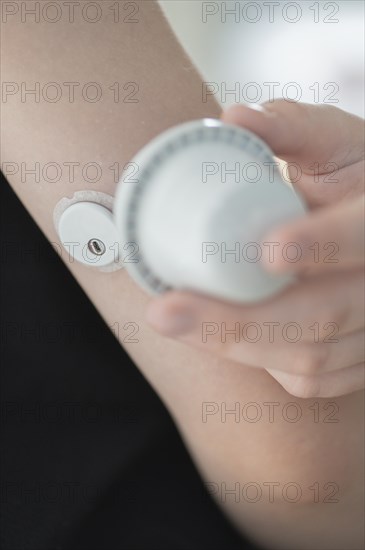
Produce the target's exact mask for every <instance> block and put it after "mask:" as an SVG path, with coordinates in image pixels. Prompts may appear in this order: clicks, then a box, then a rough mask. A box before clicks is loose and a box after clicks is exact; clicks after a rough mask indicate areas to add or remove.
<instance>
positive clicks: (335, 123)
mask: <svg viewBox="0 0 365 550" xmlns="http://www.w3.org/2000/svg"><path fill="white" fill-rule="evenodd" d="M222 120H223V121H224V122H226V123H228V124H234V125H237V126H243V127H244V128H247V129H248V130H251V131H252V132H254V133H255V134H257V135H258V136H259V137H261V138H262V139H263V140H264V141H265V142H266V143H267V144H268V145H269V146H270V147H271V149H272V150H273V152H274V153H275V155H277V156H278V157H280V158H282V159H283V160H285V161H296V162H298V163H299V164H303V165H304V164H305V163H307V164H308V162H315V161H317V162H319V163H326V162H328V161H332V162H334V163H336V164H337V165H338V167H343V166H347V165H349V164H352V163H354V162H357V161H359V160H361V159H362V158H363V143H364V126H363V120H362V119H361V118H359V117H357V116H355V115H352V114H350V113H346V112H345V111H342V110H341V109H338V108H336V107H333V106H330V105H308V104H306V103H296V102H291V101H287V100H284V99H280V100H276V101H273V102H271V103H264V104H263V105H261V106H258V107H256V108H252V107H249V106H247V105H234V106H233V107H230V108H229V109H227V110H226V111H225V112H224V113H223V115H222ZM303 169H304V166H303Z"/></svg>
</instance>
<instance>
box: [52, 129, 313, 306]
mask: <svg viewBox="0 0 365 550" xmlns="http://www.w3.org/2000/svg"><path fill="white" fill-rule="evenodd" d="M131 162H132V163H133V164H134V165H135V167H136V169H137V172H136V174H135V177H134V179H133V181H123V180H122V181H121V182H120V183H119V184H118V189H117V193H116V197H115V200H114V204H113V212H114V223H111V219H112V218H111V214H110V212H109V210H108V213H106V211H105V208H106V206H105V204H104V205H103V206H102V205H99V208H101V209H104V210H103V211H100V212H99V213H98V214H96V211H95V210H94V208H90V202H81V204H80V202H79V203H78V206H77V209H78V211H77V213H76V212H75V213H74V216H69V220H71V219H73V220H74V221H73V222H72V221H69V220H68V219H67V217H68V209H67V208H66V210H64V211H63V213H62V214H61V215H60V214H59V213H58V221H57V224H56V225H57V227H58V229H59V234H60V237H61V241H62V242H63V243H64V242H65V241H64V239H63V235H65V234H66V233H67V238H68V240H70V239H71V234H72V235H73V240H74V241H77V242H80V241H81V245H80V249H81V250H82V249H85V247H87V250H88V254H87V257H88V258H92V261H90V260H87V259H85V257H84V255H81V257H80V254H79V257H78V258H76V259H78V260H79V261H82V262H83V263H85V264H89V265H98V264H97V262H96V261H95V259H96V257H97V255H99V257H100V259H101V263H100V266H103V267H104V268H107V266H108V265H109V268H110V269H112V264H114V268H115V266H118V262H119V266H120V264H121V252H122V251H123V250H124V251H125V250H127V249H128V248H129V247H130V249H131V250H132V251H133V254H130V255H126V254H124V257H123V265H124V267H126V269H127V270H128V272H129V273H130V275H131V276H132V277H133V278H134V279H135V281H137V282H138V283H139V284H140V285H141V286H142V287H143V288H144V289H146V290H147V291H150V292H151V293H159V292H163V291H166V290H169V289H172V288H175V289H184V290H191V291H196V292H201V293H205V294H209V295H212V296H214V297H217V298H221V299H225V300H230V301H234V302H252V301H256V300H260V299H263V298H266V297H268V296H270V295H272V294H275V293H276V292H278V291H279V290H281V289H282V288H284V287H285V286H286V285H287V284H288V283H289V282H290V281H291V279H290V277H288V276H282V275H272V274H270V273H268V272H266V271H265V269H264V268H263V267H262V265H261V262H260V259H261V256H262V253H263V247H264V246H267V247H272V245H273V244H274V243H266V244H264V243H262V239H263V238H264V236H265V234H267V233H268V231H269V230H270V229H272V228H273V227H275V226H277V225H279V224H282V223H285V222H286V221H288V220H290V219H292V218H296V217H299V216H301V215H303V213H304V212H305V207H304V204H303V202H302V201H301V199H300V198H299V197H298V195H297V194H296V193H295V192H294V191H293V190H292V188H291V187H290V186H289V185H288V184H286V183H285V182H284V181H283V179H282V178H281V175H280V172H279V169H278V167H277V163H276V162H275V160H274V158H273V153H272V151H271V150H270V149H269V147H268V146H267V145H266V144H265V143H264V142H263V141H262V140H261V139H259V138H258V137H257V136H256V135H254V134H253V133H251V132H249V131H248V130H245V129H242V128H239V127H236V126H231V125H227V124H224V123H222V122H221V121H219V120H215V119H203V120H197V121H193V122H188V123H185V124H181V125H179V126H177V127H174V128H171V129H169V130H167V131H166V132H164V133H163V134H161V135H159V136H158V137H156V138H155V139H154V140H152V141H151V142H150V143H149V144H148V145H146V146H145V147H144V148H143V149H142V150H141V151H140V152H139V153H138V154H137V155H136V157H135V158H134V159H132V161H131ZM96 202H97V201H95V202H94V206H95V207H96V208H98V206H97V205H96ZM82 205H84V206H85V217H84V214H83V211H82V209H83V206H82ZM72 207H73V208H75V205H71V206H70V208H72ZM93 212H94V214H95V215H94V214H93ZM83 218H84V221H83ZM92 218H93V219H94V222H92ZM75 220H79V224H77V223H75ZM84 222H85V223H84ZM79 225H80V227H81V226H82V227H83V230H82V231H81V233H82V235H81V236H82V239H79V237H80V230H79V229H78V227H79ZM87 227H89V228H90V231H88V230H87V229H85V228H87ZM86 239H87V242H86ZM114 239H117V244H118V251H119V255H118V257H117V258H116V257H115V244H116V243H113V245H110V242H111V241H113V240H114ZM111 246H112V248H113V251H114V255H110V248H111ZM108 249H109V250H108ZM271 250H273V248H271ZM93 254H95V257H93Z"/></svg>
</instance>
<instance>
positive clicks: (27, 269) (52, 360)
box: [0, 180, 252, 550]
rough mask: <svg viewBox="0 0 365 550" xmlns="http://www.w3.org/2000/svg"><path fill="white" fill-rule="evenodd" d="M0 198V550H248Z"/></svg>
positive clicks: (29, 225)
mask: <svg viewBox="0 0 365 550" xmlns="http://www.w3.org/2000/svg"><path fill="white" fill-rule="evenodd" d="M0 193H1V195H0V200H1V219H2V232H1V266H2V276H1V310H2V315H1V317H2V318H1V342H2V343H1V356H2V367H1V381H2V394H1V420H2V446H1V511H2V514H1V521H2V524H1V537H2V541H1V548H2V549H3V550H63V549H65V550H81V549H82V550H86V549H87V550H101V549H121V550H124V549H126V550H152V549H156V550H157V549H158V550H165V549H166V550H167V549H168V550H180V549H181V550H190V549H191V550H195V549H199V550H202V549H207V550H208V549H209V550H213V549H227V550H229V549H242V548H244V549H249V548H252V547H251V546H250V545H249V543H247V542H244V541H243V540H242V539H241V538H240V537H239V536H238V534H237V533H236V532H235V531H234V530H233V528H232V527H231V526H230V525H229V524H228V522H227V521H226V520H225V519H224V517H223V515H222V514H221V512H220V511H219V510H218V508H217V507H216V506H215V504H214V503H213V502H212V501H211V499H210V497H209V496H208V495H207V494H206V492H205V489H204V485H203V483H202V481H201V480H200V478H199V476H198V474H197V472H196V470H195V468H194V466H193V463H192V462H191V460H190V458H189V456H188V454H187V452H186V450H185V448H184V446H183V444H182V441H181V439H180V437H179V435H178V433H177V431H176V429H175V427H174V425H173V423H172V421H171V418H170V417H169V415H168V413H167V411H166V409H165V408H164V406H163V405H162V403H161V402H160V400H159V398H158V397H157V396H156V394H155V393H154V391H153V390H152V389H151V387H150V386H149V384H148V383H147V382H146V381H145V379H144V378H143V377H142V375H141V374H140V373H139V372H138V370H137V368H136V367H135V366H134V365H133V364H132V363H131V361H130V360H129V359H128V357H127V356H126V354H125V353H124V352H123V350H122V349H121V347H120V345H119V344H118V343H117V341H116V340H115V339H114V337H113V336H112V334H111V332H110V331H109V329H108V328H107V327H106V326H105V324H104V322H103V321H102V320H101V318H100V316H99V314H98V313H97V311H96V310H95V309H94V307H93V306H92V305H91V304H90V302H89V300H88V299H87V297H86V296H85V295H84V293H83V291H82V290H81V289H80V287H79V286H78V285H77V283H76V282H75V281H74V279H73V278H72V276H71V275H70V274H69V272H68V270H67V269H66V267H65V266H64V265H63V263H62V262H61V260H60V259H59V257H58V255H57V254H56V253H55V252H54V250H53V249H52V246H51V245H50V244H49V243H48V242H47V240H46V239H45V237H44V236H43V234H42V233H41V232H40V230H39V229H38V228H37V226H36V225H35V223H34V222H33V221H32V219H31V218H30V216H29V215H28V214H27V212H26V210H25V209H24V208H23V206H22V205H21V203H20V201H19V200H18V199H17V197H16V196H15V194H14V193H13V192H12V190H11V189H10V187H9V186H8V184H7V183H6V182H5V181H4V180H2V182H1V186H0Z"/></svg>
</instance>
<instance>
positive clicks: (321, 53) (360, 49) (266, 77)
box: [160, 0, 364, 116]
mask: <svg viewBox="0 0 365 550" xmlns="http://www.w3.org/2000/svg"><path fill="white" fill-rule="evenodd" d="M160 5H161V7H162V9H163V10H164V12H165V14H166V16H167V18H168V19H169V21H170V23H171V25H172V27H173V29H174V31H175V33H176V34H177V36H178V37H179V39H180V41H181V43H182V44H183V46H184V48H185V49H186V51H187V52H188V54H189V55H190V56H191V58H192V59H193V61H194V62H195V64H196V66H197V67H198V69H199V70H200V72H201V74H202V76H203V79H204V80H205V81H206V82H209V83H211V84H209V85H206V86H205V90H206V91H207V92H208V93H211V94H214V95H215V97H216V98H217V100H219V101H220V103H221V104H222V105H223V106H228V105H230V104H233V103H240V102H247V103H261V102H263V101H268V100H270V99H273V98H274V97H275V98H277V97H286V98H287V99H292V100H298V101H299V100H300V101H304V102H308V103H328V104H332V105H335V106H337V107H340V108H342V109H345V110H347V111H350V112H352V113H355V114H357V115H360V116H364V2H363V1H362V0H340V1H337V2H327V1H323V0H321V1H319V2H314V1H312V0H302V1H300V2H283V1H275V2H274V1H270V2H262V1H260V2H249V1H240V2H237V1H226V2H221V1H219V2H203V1H201V0H161V1H160ZM229 90H231V93H229Z"/></svg>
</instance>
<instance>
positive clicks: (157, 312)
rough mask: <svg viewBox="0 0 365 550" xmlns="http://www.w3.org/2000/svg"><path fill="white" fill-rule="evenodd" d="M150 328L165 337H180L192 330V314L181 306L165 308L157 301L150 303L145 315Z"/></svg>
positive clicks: (193, 322)
mask: <svg viewBox="0 0 365 550" xmlns="http://www.w3.org/2000/svg"><path fill="white" fill-rule="evenodd" d="M146 320H147V322H148V323H149V325H151V327H152V328H153V329H154V330H156V331H157V332H159V333H161V334H164V335H165V336H181V335H182V334H185V333H187V332H189V331H191V330H192V329H193V328H194V325H195V316H194V312H193V311H192V310H191V309H190V308H187V307H185V306H183V305H179V306H177V305H175V306H173V307H172V306H169V307H166V306H165V304H160V303H159V301H158V300H157V301H155V302H152V304H151V305H150V306H149V308H148V310H147V314H146Z"/></svg>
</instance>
